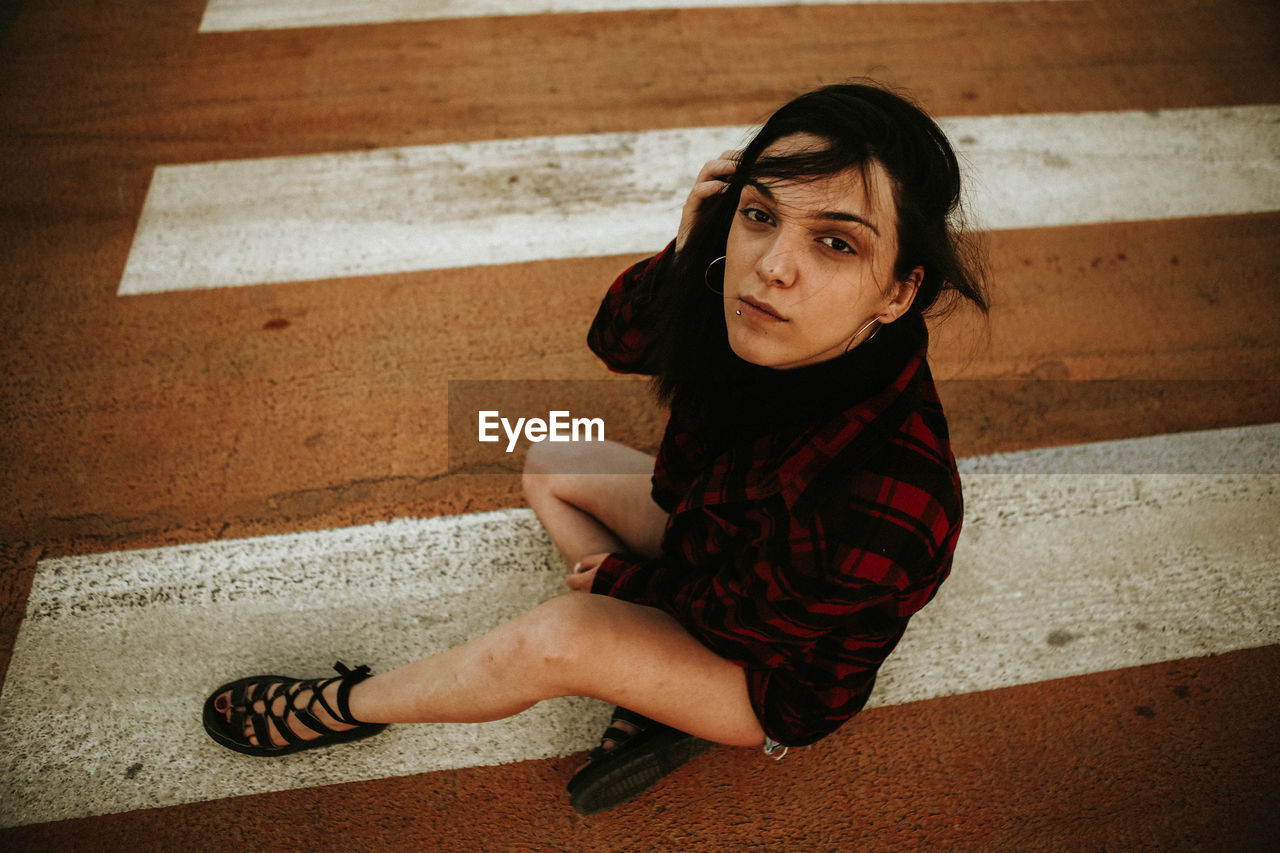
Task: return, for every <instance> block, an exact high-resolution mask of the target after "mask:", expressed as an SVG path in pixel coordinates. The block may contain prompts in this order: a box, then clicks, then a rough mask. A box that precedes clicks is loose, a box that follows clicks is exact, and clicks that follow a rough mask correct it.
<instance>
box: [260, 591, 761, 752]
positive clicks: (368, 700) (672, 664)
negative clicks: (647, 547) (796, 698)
mask: <svg viewBox="0 0 1280 853" xmlns="http://www.w3.org/2000/svg"><path fill="white" fill-rule="evenodd" d="M330 690H331V691H336V686H334V687H331V688H330ZM556 696H590V697H594V698H597V699H602V700H604V701H606V702H609V703H612V704H615V705H623V706H625V707H627V708H631V709H632V710H635V711H638V712H639V713H641V714H644V715H645V716H647V717H649V718H651V719H654V720H657V721H659V722H662V723H666V724H667V725H670V726H673V727H675V728H677V729H680V730H681V731H685V732H688V733H689V734H692V735H696V736H698V737H702V738H705V739H707V740H713V741H717V742H719V743H725V744H730V745H734V746H757V745H759V744H760V743H762V742H763V740H764V732H763V730H762V729H761V728H760V724H759V722H758V721H757V720H756V717H755V714H754V712H753V710H752V707H751V703H750V700H749V698H748V694H747V682H746V675H745V673H744V671H743V669H742V668H741V667H739V666H737V665H736V664H733V663H730V662H729V661H726V660H724V659H723V658H721V657H719V656H717V655H716V654H715V653H713V652H712V651H710V650H709V649H707V648H706V647H705V646H703V645H702V644H701V643H699V642H698V641H697V640H695V639H694V638H693V637H692V636H691V635H690V634H689V633H688V632H687V631H685V629H684V628H683V627H682V626H681V625H680V624H679V623H678V622H676V621H675V619H674V618H672V617H671V616H670V615H668V614H666V613H664V612H662V611H660V610H657V609H655V608H651V607H642V606H640V605H637V604H632V603H630V602H626V601H620V600H617V599H613V598H609V597H607V596H600V595H589V594H585V593H569V594H567V595H562V596H560V597H558V598H553V599H551V600H550V601H547V602H545V603H543V604H541V605H539V606H538V607H536V608H534V609H533V610H531V611H529V612H528V613H526V614H524V615H523V616H520V617H517V618H516V619H513V620H511V621H510V622H507V623H505V624H503V625H499V626H498V627H497V628H494V629H493V630H492V631H490V632H488V633H487V634H484V635H483V636H481V637H478V638H476V639H475V640H472V641H471V642H469V643H466V644H464V645H462V646H458V647H457V648H454V649H450V650H448V651H445V652H441V653H440V654H437V655H432V656H431V657H427V658H423V659H421V660H418V661H415V662H414V663H411V664H408V665H406V666H402V667H400V668H399V669H395V670H392V671H391V672H387V673H384V674H381V675H375V676H372V677H371V678H369V679H367V680H365V681H362V682H360V683H358V684H356V685H355V686H354V687H352V689H351V693H350V696H349V700H348V701H349V707H350V710H351V713H352V715H353V716H354V717H355V718H356V719H358V720H362V721H364V722H368V723H411V722H420V723H429V722H483V721H487V720H495V719H500V718H503V717H508V716H511V715H512V714H516V713H519V712H520V711H523V710H524V709H526V708H528V707H530V706H531V705H533V704H535V703H537V702H540V701H542V700H543V699H550V698H553V697H556ZM330 698H332V697H330ZM327 716H328V715H323V717H325V718H327ZM325 721H326V722H327V723H332V721H331V720H328V719H326V720H325ZM334 727H335V728H343V726H341V725H334ZM295 731H297V733H298V734H299V735H301V736H303V737H306V738H309V737H314V733H312V732H309V731H308V730H307V729H306V728H305V727H303V726H301V725H300V724H299V725H298V726H296V727H295ZM272 739H273V740H274V741H276V742H277V743H281V742H283V738H280V737H278V736H273V738H272Z"/></svg>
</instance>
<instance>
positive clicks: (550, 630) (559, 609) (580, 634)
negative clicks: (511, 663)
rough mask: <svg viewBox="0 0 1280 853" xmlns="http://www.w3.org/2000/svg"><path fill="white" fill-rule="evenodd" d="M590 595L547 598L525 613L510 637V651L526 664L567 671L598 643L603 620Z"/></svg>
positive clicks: (551, 670)
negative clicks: (513, 634)
mask: <svg viewBox="0 0 1280 853" xmlns="http://www.w3.org/2000/svg"><path fill="white" fill-rule="evenodd" d="M592 598H593V596H590V595H587V594H585V593H581V592H574V593H568V594H566V595H561V596H557V597H556V598H552V599H549V600H548V601H545V602H543V603H542V604H540V605H538V606H537V607H535V608H534V609H533V610H531V611H529V612H528V613H526V614H525V615H524V616H523V617H522V618H521V619H520V620H518V621H519V622H520V625H519V630H518V631H517V632H516V635H515V637H514V638H513V649H512V650H513V653H514V654H516V655H517V656H518V657H520V658H521V659H522V660H523V662H524V664H525V665H526V666H529V667H545V668H547V670H548V671H550V672H552V673H568V672H570V671H572V670H573V669H574V668H575V667H576V666H577V665H578V664H579V663H581V662H582V661H583V660H584V659H586V658H587V657H588V656H589V655H590V654H591V648H592V646H597V647H598V645H599V643H600V641H601V637H600V634H601V632H602V631H603V630H604V626H605V622H604V620H602V619H601V618H600V615H599V614H598V613H597V612H596V611H597V610H598V608H596V607H593V606H592V605H593V604H596V602H593V601H592V600H591V599H592Z"/></svg>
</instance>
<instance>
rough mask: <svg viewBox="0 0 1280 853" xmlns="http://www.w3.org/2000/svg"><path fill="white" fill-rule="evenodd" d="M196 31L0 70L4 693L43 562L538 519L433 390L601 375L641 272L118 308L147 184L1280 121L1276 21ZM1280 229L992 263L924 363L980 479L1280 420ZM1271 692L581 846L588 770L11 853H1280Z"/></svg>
mask: <svg viewBox="0 0 1280 853" xmlns="http://www.w3.org/2000/svg"><path fill="white" fill-rule="evenodd" d="M203 7H204V4H203V2H197V0H171V2H166V3H162V4H157V3H154V2H144V0H107V1H106V2H101V3H96V4H77V3H65V2H54V0H45V1H44V2H39V0H29V2H26V3H25V4H24V5H23V7H22V8H21V10H20V11H19V13H18V15H17V17H16V19H15V20H14V22H13V24H12V26H11V28H10V30H9V32H8V34H7V35H6V36H4V40H3V41H2V42H0V81H3V82H0V115H2V116H4V120H3V128H2V129H0V342H2V343H0V366H3V371H0V478H2V479H0V543H3V550H2V551H0V560H2V561H3V563H2V564H0V658H2V660H0V667H3V666H6V665H7V660H8V655H9V652H10V651H11V649H12V646H13V640H14V637H15V635H16V632H17V629H18V624H19V619H20V616H21V612H22V608H23V606H24V602H25V597H26V590H27V589H28V587H29V584H30V578H31V575H32V571H33V568H34V564H35V560H36V558H37V557H38V556H39V555H40V554H43V555H45V556H51V555H57V554H66V553H90V552H96V551H103V550H110V549H118V548H126V547H136V546H140V545H150V544H164V543H174V542H190V541H202V540H206V539H209V538H213V537H219V536H228V537H229V536H244V535H254V534H260V533H270V532H279V531H284V530H307V529H319V528H324V527H330V526H335V525H346V524H354V523H362V522H367V521H371V520H376V519H385V518H392V517H401V516H421V515H438V514H447V513H458V512H469V511H476V510H482V509H491V508H495V507H506V506H516V505H520V504H521V497H520V494H519V490H518V488H517V484H516V483H515V481H514V478H512V477H500V476H494V475H465V474H456V473H454V474H451V473H449V471H448V466H447V458H446V446H445V445H446V442H445V420H444V417H445V415H444V409H445V407H446V383H447V382H448V380H450V379H459V378H468V379H472V378H548V377H550V378H558V379H569V378H575V379H584V378H605V377H606V371H604V369H603V368H602V367H601V366H600V365H598V364H597V363H596V362H594V361H593V359H592V358H591V356H590V354H589V353H588V352H587V351H586V349H585V346H584V344H583V334H584V332H585V329H586V325H587V323H588V322H589V319H590V316H591V314H592V312H593V310H594V306H595V304H596V302H597V300H598V299H599V295H600V293H601V291H602V288H603V287H604V286H605V285H606V284H607V282H608V281H609V280H610V279H611V277H612V276H613V274H615V273H616V272H617V270H618V269H620V268H621V267H622V266H624V265H625V264H626V263H627V262H629V261H630V260H632V258H630V257H613V258H592V259H579V260H568V261H554V262H545V263H530V264H523V265H509V266H504V267H489V268H484V267H478V268H472V269H462V270H444V271H433V272H420V273H409V274H404V275H395V276H378V277H368V278H363V279H354V280H353V279H346V280H335V281H323V282H298V283H290V284H283V285H271V286H261V287H251V288H239V289H230V290H218V291H208V292H197V293H185V294H181V295H173V294H160V295H155V296H137V297H128V298H121V297H117V296H116V287H117V285H118V283H119V279H120V275H121V272H122V270H123V268H124V263H125V259H126V257H127V255H128V251H129V247H130V243H131V239H132V236H133V231H134V228H135V226H136V223H137V219H138V214H139V211H140V210H141V206H142V202H143V199H144V197H145V193H146V189H147V186H148V182H149V180H150V174H151V170H152V169H153V168H154V167H155V166H156V165H158V164H165V163H186V162H199V161H205V160H215V159H229V158H242V157H254V156H264V155H276V154H304V153H311V152H328V151H344V150H359V149H364V148H370V147H381V146H393V145H409V144H424V143H435V142H457V141H470V140H477V139H494V138H510V137H520V136H527V135H535V134H563V133H581V132H593V131H618V130H639V129H650V128H660V127H682V126H693V125H710V124H735V123H749V122H753V121H756V120H758V119H760V118H761V117H763V115H765V114H766V113H767V112H768V110H769V109H771V108H772V107H774V106H776V105H777V104H778V103H780V102H781V101H783V100H785V99H786V98H787V97H789V96H790V95H792V94H794V93H795V92H797V91H799V90H802V89H805V88H808V87H811V86H813V85H817V84H819V83H823V82H831V81H835V80H840V79H844V78H847V77H849V76H853V75H858V74H871V75H874V76H875V77H877V78H879V79H882V80H885V81H888V82H892V83H895V84H899V85H902V86H904V87H907V88H908V89H910V90H911V91H913V92H914V93H915V94H916V95H917V96H918V97H919V98H920V100H921V101H922V102H923V103H924V104H925V106H926V107H928V108H929V109H930V110H931V111H932V112H934V113H935V114H938V115H988V114H1001V113H1019V112H1054V111H1089V110H1129V109H1168V108H1177V107H1193V106H1194V107H1204V106H1229V105H1242V104H1256V103H1276V102H1280V56H1278V54H1277V45H1280V7H1277V6H1276V4H1274V2H1271V0H1256V1H1254V0H1219V1H1218V2H1208V0H1170V2H1165V3H1159V4H1135V3H1132V2H1129V0H1102V1H1101V2H1052V3H1036V2H1028V3H993V4H942V5H937V6H933V5H901V6H899V5H884V6H879V5H876V6H865V7H857V6H850V7H831V8H827V7H807V6H806V7H781V8H759V9H732V10H696V11H679V12H677V11H658V12H644V13H618V14H607V15H568V16H545V17H527V18H514V19H483V18H482V19H473V20H459V21H441V22H423V23H411V24H387V25H375V26H360V27H341V28H319V29H312V30H292V31H276V32H263V33H231V34H213V35H199V34H198V33H197V32H196V27H197V25H198V22H199V17H200V14H201V12H202V10H203ZM534 70H536V73H535V71H534ZM709 153H714V152H709ZM1278 233H1280V215H1277V214H1274V213H1270V214H1257V215H1251V216H1231V217H1215V218H1211V219H1198V220H1174V221H1166V222H1138V223H1127V224H1122V225H1106V226H1080V227H1070V228H1054V229H1036V230H1026V231H1010V232H1002V233H999V234H997V235H994V236H993V237H992V238H991V240H990V248H991V256H992V272H993V277H994V279H995V281H996V283H997V288H998V289H997V292H996V302H995V310H994V311H993V314H992V319H991V324H990V340H989V345H985V344H984V345H982V346H975V345H971V344H968V343H964V342H963V341H965V340H967V337H966V329H965V320H964V318H957V319H955V320H953V321H951V322H950V323H949V324H948V325H945V326H943V327H941V328H940V329H939V331H938V336H937V341H936V344H935V351H934V352H935V354H934V360H935V364H936V366H937V373H938V374H939V375H940V376H941V377H942V378H943V379H944V383H943V388H942V393H943V395H944V399H945V401H946V402H947V405H948V408H949V412H950V415H951V421H952V426H953V431H954V434H955V444H956V448H957V452H958V453H959V454H961V455H970V454H976V453H984V452H990V451H994V450H1006V449H1015V448H1021V447H1030V446H1043V445H1052V444H1063V443H1073V442H1078V441H1086V440H1093V439H1100V438H1121V437H1129V436H1138V435H1148V434H1155V433H1163V432H1174V431H1181V430H1187V429H1199V428H1205V427H1213V426H1229V425H1239V424H1250V423H1263V422H1275V421H1280V388H1278V387H1277V380H1276V379H1275V377H1276V376H1277V375H1280V371H1278V370H1277V368H1280V343H1278V342H1280V288H1277V287H1276V285H1275V281H1276V278H1277V273H1280V249H1278V247H1280V241H1278V240H1277V235H1278ZM513 282H518V286H513V284H512V283H513ZM1043 380H1065V381H1056V382H1045V381H1043ZM639 390H640V389H639V386H638V387H637V392H639ZM638 405H640V406H642V407H643V406H644V405H646V404H644V403H638ZM646 411H647V415H646V416H645V417H643V418H641V422H640V423H639V424H638V425H637V427H636V430H635V441H636V442H637V443H640V444H644V443H645V442H646V441H648V442H650V443H652V442H653V441H655V440H656V429H657V428H658V426H659V425H660V414H659V413H657V412H656V411H653V410H652V408H650V409H648V410H646ZM1278 676H1280V659H1278V658H1277V652H1276V649H1275V648H1270V649H1262V650H1254V651H1247V652H1240V653H1235V654H1231V655H1225V656H1222V657H1219V658H1212V659H1202V660H1191V661H1179V662H1174V663H1170V664H1162V665H1159V666H1154V667H1145V668H1141V669H1135V670H1124V671H1120V672H1113V673H1103V674H1100V675H1093V676H1088V677H1084V678H1076V679H1068V680H1063V681H1056V682H1049V683H1046V684H1039V685H1030V686H1025V687H1017V688H1009V689H1006V690H1000V691H994V692H991V693H984V694H974V695H969V696H957V697H951V698H947V699H940V700H935V701H932V702H924V703H918V704H915V705H910V706H903V707H896V708H883V709H877V710H875V711H872V712H869V713H867V714H866V715H864V717H863V718H862V719H860V720H858V721H857V722H856V723H855V724H853V725H851V726H850V727H849V728H847V729H846V730H845V731H843V732H841V733H840V734H839V735H837V736H836V737H835V738H833V739H832V740H831V741H829V742H828V743H826V744H824V746H823V748H822V749H821V750H809V751H807V752H805V753H802V754H800V755H793V756H792V757H789V758H788V759H787V760H786V761H785V762H783V763H782V764H778V765H774V764H772V763H767V762H762V761H761V760H760V759H759V756H758V754H756V753H751V754H745V753H743V754H739V753H736V752H733V751H728V750H720V751H717V752H716V753H715V755H716V758H715V759H712V760H703V761H702V762H700V763H699V764H697V765H695V766H692V767H690V768H688V769H687V770H685V771H682V775H681V777H680V778H679V779H678V780H673V783H672V784H670V785H668V786H665V787H664V790H663V791H662V792H661V793H659V794H657V795H655V797H653V798H649V799H646V800H645V801H644V802H643V803H637V804H636V805H634V806H631V807H628V808H627V809H625V810H622V811H619V812H617V813H615V814H609V815H606V816H602V817H598V818H592V819H588V820H584V819H579V818H576V817H575V816H574V815H573V814H572V812H570V811H569V810H568V809H567V808H566V807H565V806H564V803H563V802H562V801H561V800H560V799H558V796H559V794H558V790H559V788H561V787H562V785H563V782H564V779H565V777H566V775H567V773H568V770H569V768H570V767H571V766H572V765H573V763H574V759H572V758H567V759H562V760H557V761H546V762H529V763H525V764H520V765H514V766H510V767H502V768H477V769H472V770H466V771H461V772H454V773H447V774H437V775H433V776H427V777H414V778H410V779H391V780H381V781H377V782H370V783H360V784H352V785H344V786H339V787H337V788H326V789H317V790H310V791H296V792H289V793H284V794H274V795H263V796H259V797H253V798H246V799H236V800H227V801H220V802H215V803H205V804H198V805H191V806H183V807H176V808H173V809H165V810H160V811H155V812H140V813H133V814H128V815H118V816H108V817H98V818H90V819H86V820H83V821H69V822H65V823H60V824H54V825H49V826H40V827H29V828H23V829H18V830H7V831H3V833H2V834H0V840H3V839H4V838H6V837H7V838H8V839H9V843H10V845H11V846H13V847H16V848H21V849H33V850H34V849H135V848H137V849H199V848H212V847H218V848H223V846H224V842H225V844H226V846H227V847H228V848H231V849H250V850H254V849H267V848H270V847H275V846H281V845H284V846H293V847H297V848H299V849H335V850H336V849H386V848H392V849H397V848H403V849H414V848H423V849H430V848H432V847H439V848H441V849H468V848H472V847H480V848H486V847H489V848H490V849H751V848H752V846H753V845H754V846H755V847H756V848H759V849H774V850H791V849H818V850H823V849H830V850H835V849H863V848H865V849H903V848H909V849H933V848H935V847H937V848H948V847H953V848H967V849H1091V850H1097V849H1109V850H1120V849H1143V848H1146V849H1167V848H1178V847H1187V848H1196V849H1259V850H1261V849H1267V848H1268V847H1269V842H1274V841H1276V840H1277V839H1280V825H1278V824H1277V819H1276V817H1275V813H1276V811H1275V809H1274V808H1272V809H1271V810H1268V809H1267V808H1266V807H1265V806H1266V804H1267V803H1272V804H1274V803H1277V802H1280V784H1278V782H1277V779H1278V777H1280V743H1277V740H1276V734H1275V733H1276V731H1278V730H1280V716H1278V715H1277V711H1276V708H1277V706H1278V700H1280V686H1278V685H1280V677H1278ZM1184 687H1185V688H1186V690H1182V689H1181V688H1184ZM1138 709H1148V710H1149V711H1150V713H1147V711H1145V710H1144V711H1139V710H1138ZM136 724H137V725H145V721H136ZM0 750H2V747H0ZM312 822H314V824H312ZM215 839H216V840H217V842H218V843H216V844H214V843H212V842H213V841H214V840H215ZM495 839H498V840H499V841H500V842H501V843H498V842H495ZM489 842H494V843H493V844H492V846H491V847H490V845H489Z"/></svg>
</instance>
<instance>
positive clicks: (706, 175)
mask: <svg viewBox="0 0 1280 853" xmlns="http://www.w3.org/2000/svg"><path fill="white" fill-rule="evenodd" d="M740 153H741V152H739V151H726V152H724V153H723V154H721V155H720V156H719V157H717V158H716V159H714V160H708V161H707V162H706V163H704V164H703V166H702V170H701V171H700V172H698V178H697V181H696V182H695V183H694V185H693V189H691V190H690V191H689V197H688V198H687V199H685V203H684V209H683V210H682V211H681V214H680V229H679V231H678V232H677V233H676V251H680V249H682V248H684V243H685V240H687V239H688V238H689V233H690V232H691V231H692V230H693V225H694V223H695V222H697V221H698V213H699V212H700V211H701V209H702V205H703V203H704V202H705V201H706V200H707V199H709V198H711V197H712V196H715V195H719V194H720V193H722V192H724V190H725V188H726V187H728V186H729V179H730V178H732V177H733V173H734V171H736V170H737V168H738V155H739V154H740Z"/></svg>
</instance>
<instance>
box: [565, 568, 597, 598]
mask: <svg viewBox="0 0 1280 853" xmlns="http://www.w3.org/2000/svg"><path fill="white" fill-rule="evenodd" d="M597 568H598V566H592V567H591V568H589V569H586V570H585V571H575V572H574V573H573V574H571V575H569V577H567V578H565V583H567V584H568V585H569V589H571V590H573V591H574V592H591V584H592V582H593V581H594V580H595V579H596V569H597Z"/></svg>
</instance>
